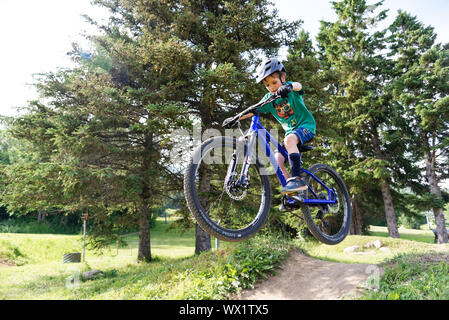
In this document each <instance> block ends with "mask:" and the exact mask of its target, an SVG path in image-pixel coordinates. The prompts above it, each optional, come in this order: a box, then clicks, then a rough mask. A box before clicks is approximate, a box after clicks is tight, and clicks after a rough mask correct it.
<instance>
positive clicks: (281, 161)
mask: <svg viewBox="0 0 449 320" xmlns="http://www.w3.org/2000/svg"><path fill="white" fill-rule="evenodd" d="M275 157H276V160H277V162H278V165H279V167H280V168H281V171H282V173H283V174H284V177H285V179H288V178H290V173H289V172H288V170H287V169H286V168H285V165H284V163H285V158H284V156H283V155H282V154H281V153H280V152H276V154H275Z"/></svg>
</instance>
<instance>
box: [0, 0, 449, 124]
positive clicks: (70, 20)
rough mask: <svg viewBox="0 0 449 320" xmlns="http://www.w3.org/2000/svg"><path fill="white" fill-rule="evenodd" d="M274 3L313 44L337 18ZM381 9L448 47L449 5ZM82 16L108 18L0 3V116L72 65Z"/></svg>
mask: <svg viewBox="0 0 449 320" xmlns="http://www.w3.org/2000/svg"><path fill="white" fill-rule="evenodd" d="M273 2H274V3H275V5H276V7H277V9H278V11H279V15H280V16H281V17H283V18H285V19H287V20H289V21H292V20H298V19H301V20H303V21H304V23H303V25H302V27H303V28H304V29H305V30H307V31H308V32H310V34H311V36H312V38H313V39H314V38H315V36H316V34H317V33H318V29H319V26H320V22H319V21H320V20H326V21H334V19H335V14H334V13H333V10H332V7H331V4H330V2H329V1H328V0H313V1H304V0H273ZM374 2H377V1H372V3H374ZM368 3H371V2H368ZM383 8H385V9H390V13H389V17H388V18H387V20H386V21H385V25H387V24H389V23H391V22H392V20H393V19H394V16H395V15H396V12H397V10H398V9H403V10H405V11H408V12H410V13H412V14H413V15H416V16H418V18H419V19H420V20H421V21H422V22H423V23H424V24H426V25H432V26H434V27H435V31H436V33H437V34H438V38H437V41H438V42H449V23H448V22H447V13H448V12H449V1H447V0H427V1H423V0H385V1H384V5H383ZM83 13H84V14H88V15H90V16H92V17H94V18H98V19H102V18H105V17H106V14H105V9H103V8H98V7H95V6H92V5H91V4H90V0H0V115H2V116H14V115H17V114H18V113H19V111H18V110H16V107H20V106H25V105H26V104H27V101H28V100H31V99H36V98H38V97H37V93H36V91H35V89H34V88H33V86H32V85H31V84H32V83H33V82H35V80H34V79H33V76H32V75H33V74H38V73H42V72H48V71H56V70H57V68H58V67H68V66H71V61H70V59H69V58H68V56H67V52H69V51H70V50H71V48H72V46H71V44H72V42H81V43H83V41H84V40H83V37H82V36H81V34H82V33H83V32H87V33H89V34H92V33H95V28H93V27H92V26H90V25H88V24H87V23H86V22H85V21H84V19H83V18H82V17H81V14H83ZM281 54H282V53H281Z"/></svg>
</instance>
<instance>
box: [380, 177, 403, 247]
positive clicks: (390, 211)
mask: <svg viewBox="0 0 449 320" xmlns="http://www.w3.org/2000/svg"><path fill="white" fill-rule="evenodd" d="M381 188H382V198H383V200H384V207H385V218H386V219H387V227H388V234H389V235H390V237H392V238H399V232H398V224H397V222H396V215H395V214H394V207H393V199H392V197H391V192H390V185H389V184H388V182H386V181H382V185H381Z"/></svg>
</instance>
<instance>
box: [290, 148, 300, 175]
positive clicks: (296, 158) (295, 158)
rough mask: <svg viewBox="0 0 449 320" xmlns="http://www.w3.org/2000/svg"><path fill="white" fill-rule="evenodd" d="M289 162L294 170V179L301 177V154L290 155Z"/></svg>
mask: <svg viewBox="0 0 449 320" xmlns="http://www.w3.org/2000/svg"><path fill="white" fill-rule="evenodd" d="M288 162H289V163H290V168H291V170H292V178H293V177H299V175H300V172H301V171H300V170H301V155H300V154H299V153H290V154H289V155H288Z"/></svg>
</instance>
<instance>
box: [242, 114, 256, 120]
mask: <svg viewBox="0 0 449 320" xmlns="http://www.w3.org/2000/svg"><path fill="white" fill-rule="evenodd" d="M252 116H254V113H247V114H245V115H244V116H241V117H240V120H244V119H247V118H251V117H252Z"/></svg>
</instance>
